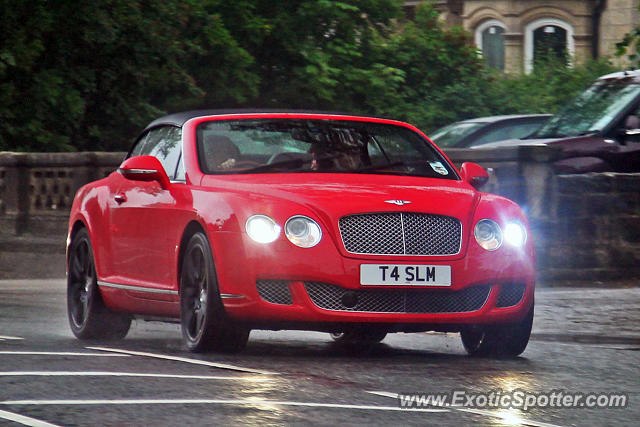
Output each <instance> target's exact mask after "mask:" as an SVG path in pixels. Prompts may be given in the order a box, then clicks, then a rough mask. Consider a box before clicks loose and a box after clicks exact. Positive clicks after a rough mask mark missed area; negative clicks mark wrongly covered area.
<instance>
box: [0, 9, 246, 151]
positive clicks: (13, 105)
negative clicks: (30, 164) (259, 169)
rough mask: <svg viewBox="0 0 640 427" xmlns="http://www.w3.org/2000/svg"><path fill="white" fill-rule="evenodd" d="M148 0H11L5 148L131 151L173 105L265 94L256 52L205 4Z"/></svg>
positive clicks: (3, 47)
mask: <svg viewBox="0 0 640 427" xmlns="http://www.w3.org/2000/svg"><path fill="white" fill-rule="evenodd" d="M147 3H148V2H147V1H144V0H105V1H99V2H98V1H88V0H84V1H71V0H60V1H58V2H55V7H52V4H51V2H48V1H46V0H34V1H32V2H28V3H25V2H22V1H19V0H6V1H3V2H2V5H1V6H0V8H1V10H0V16H1V18H0V25H2V28H3V32H4V33H5V34H6V35H7V37H3V39H2V41H1V42H0V92H1V93H2V95H0V97H1V98H0V101H2V102H1V105H0V121H1V122H0V150H1V149H9V148H11V149H20V150H24V151H32V150H42V151H58V150H86V149H92V150H96V149H106V150H114V149H116V150H122V149H124V148H125V147H127V146H128V145H129V144H130V141H131V138H132V137H133V136H134V135H135V133H136V132H137V131H139V130H140V128H141V126H143V125H144V124H146V123H147V122H148V121H149V120H150V119H151V118H154V117H156V116H158V115H159V114H161V113H162V112H163V110H165V109H167V110H173V109H180V108H182V107H186V106H193V105H198V104H199V103H200V102H201V101H202V100H203V99H206V98H207V97H210V98H215V99H234V100H238V101H240V100H242V99H244V98H245V97H247V96H249V95H251V94H253V93H254V92H255V82H256V79H255V78H252V77H251V74H250V73H249V72H247V71H246V70H247V68H248V66H249V65H250V64H251V56H250V55H249V54H248V53H247V52H246V51H244V50H243V49H242V48H240V47H239V46H238V45H237V43H235V41H234V40H232V38H231V36H230V35H229V33H228V32H227V30H226V29H225V28H224V26H223V25H222V23H221V21H220V19H219V18H218V17H216V16H215V15H211V14H209V13H208V12H207V11H206V10H205V9H204V7H203V6H202V5H201V3H200V2H198V1H196V0H189V1H180V0H169V1H164V2H161V3H153V4H152V5H149V4H147ZM214 53H215V56H214ZM200 64H207V65H208V66H207V67H206V70H205V69H203V68H204V67H200ZM189 67H192V68H193V70H190V69H189ZM243 73H244V74H245V77H246V78H245V79H243V80H242V81H237V80H235V76H236V75H243ZM197 79H200V81H204V82H205V83H204V84H200V85H199V81H198V80H197Z"/></svg>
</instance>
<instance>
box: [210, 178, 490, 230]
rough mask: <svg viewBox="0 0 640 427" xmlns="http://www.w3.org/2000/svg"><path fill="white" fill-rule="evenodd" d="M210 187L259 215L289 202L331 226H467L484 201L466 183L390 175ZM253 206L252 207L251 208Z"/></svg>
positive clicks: (221, 181) (223, 181) (223, 182)
mask: <svg viewBox="0 0 640 427" xmlns="http://www.w3.org/2000/svg"><path fill="white" fill-rule="evenodd" d="M205 179H206V178H205ZM205 185H207V184H205ZM208 185H211V186H214V187H218V186H221V187H227V189H228V191H230V192H233V193H234V194H235V195H237V196H239V198H240V199H242V200H245V202H244V204H245V208H249V209H251V210H253V211H255V212H253V213H254V214H256V213H260V212H258V211H260V210H262V211H263V213H264V212H267V213H268V212H271V211H272V210H273V205H274V204H276V205H282V204H286V203H287V201H288V202H292V203H295V204H297V205H301V206H304V207H306V208H307V209H309V210H311V211H312V212H314V213H316V215H318V216H319V217H320V218H322V219H323V220H328V221H330V222H331V223H335V222H337V219H339V218H340V217H342V216H344V215H349V214H354V213H371V212H395V211H401V212H428V213H433V214H437V215H448V216H453V217H456V218H458V219H460V220H461V221H462V222H463V223H466V222H467V220H468V217H469V216H470V215H472V214H473V210H474V209H473V208H474V207H475V205H476V204H477V202H478V200H479V198H480V193H479V192H477V191H475V190H474V189H473V188H472V187H470V186H469V185H468V184H466V183H464V182H463V181H458V180H449V179H435V178H417V177H404V176H400V177H399V176H389V175H361V174H264V175H233V176H225V177H220V178H212V179H211V180H210V182H209V183H208ZM241 193H244V194H241ZM249 200H250V201H251V203H250V205H251V206H248V205H247V203H246V201H249ZM406 202H408V203H406ZM292 209H295V207H292ZM289 214H290V215H292V214H296V212H289Z"/></svg>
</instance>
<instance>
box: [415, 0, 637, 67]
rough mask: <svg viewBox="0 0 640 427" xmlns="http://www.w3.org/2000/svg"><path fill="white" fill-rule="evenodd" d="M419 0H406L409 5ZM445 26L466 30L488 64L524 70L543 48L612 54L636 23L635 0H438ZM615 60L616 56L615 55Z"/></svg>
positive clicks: (576, 55)
mask: <svg viewBox="0 0 640 427" xmlns="http://www.w3.org/2000/svg"><path fill="white" fill-rule="evenodd" d="M419 3H421V1H407V2H405V6H406V7H407V8H412V7H414V6H415V5H416V4H419ZM435 3H436V7H437V8H438V9H439V10H440V11H441V13H442V19H443V21H444V22H446V23H447V24H448V25H459V26H462V27H463V28H465V29H466V30H467V31H469V32H470V33H471V34H472V35H473V37H474V40H475V43H476V45H477V46H478V48H479V49H480V50H482V53H483V55H484V56H485V58H486V59H487V61H488V62H489V64H490V65H491V66H493V67H495V68H498V69H501V70H504V71H506V72H510V73H518V72H521V71H525V72H529V71H530V70H531V69H532V67H533V63H534V61H535V58H536V55H539V54H540V52H541V51H542V50H544V51H545V52H547V53H549V52H551V53H553V54H555V55H566V57H567V58H568V60H569V61H574V62H576V63H582V62H584V61H585V60H586V59H589V58H598V57H600V56H609V57H612V58H614V57H615V52H616V46H615V45H616V43H617V42H619V41H621V40H622V38H623V37H624V35H625V34H627V33H629V32H631V31H632V30H633V29H634V28H635V27H636V26H637V25H638V24H640V11H638V0H553V1H550V0H438V1H436V2H435ZM614 60H616V61H621V60H620V59H616V58H614Z"/></svg>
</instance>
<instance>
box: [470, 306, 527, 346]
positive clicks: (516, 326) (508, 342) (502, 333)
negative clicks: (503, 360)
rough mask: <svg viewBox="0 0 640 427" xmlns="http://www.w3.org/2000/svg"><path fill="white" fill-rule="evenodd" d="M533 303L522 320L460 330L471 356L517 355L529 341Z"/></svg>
mask: <svg viewBox="0 0 640 427" xmlns="http://www.w3.org/2000/svg"><path fill="white" fill-rule="evenodd" d="M533 307H534V306H533V304H531V308H530V309H529V312H528V313H527V315H526V316H525V318H524V319H522V320H521V321H520V322H517V323H509V324H504V325H486V326H482V327H470V328H467V329H464V330H462V331H461V332H460V337H461V338H462V344H463V345H464V348H465V350H467V353H469V355H471V356H492V357H507V358H509V357H516V356H519V355H520V354H521V353H522V352H523V351H524V350H525V348H527V344H528V343H529V337H530V336H531V326H532V325H533Z"/></svg>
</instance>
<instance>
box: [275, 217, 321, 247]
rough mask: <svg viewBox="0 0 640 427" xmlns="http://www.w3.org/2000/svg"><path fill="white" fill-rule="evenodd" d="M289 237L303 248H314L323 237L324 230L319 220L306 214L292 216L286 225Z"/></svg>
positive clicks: (286, 234)
mask: <svg viewBox="0 0 640 427" xmlns="http://www.w3.org/2000/svg"><path fill="white" fill-rule="evenodd" d="M284 234H285V236H287V239H289V241H290V242H291V243H293V244H294V245H296V246H300V247H301V248H312V247H314V246H315V245H317V244H318V243H320V239H322V230H321V229H320V226H319V225H318V223H317V222H315V221H314V220H312V219H311V218H307V217H306V216H301V215H297V216H292V217H291V218H289V219H288V220H287V223H286V224H285V225H284Z"/></svg>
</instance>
